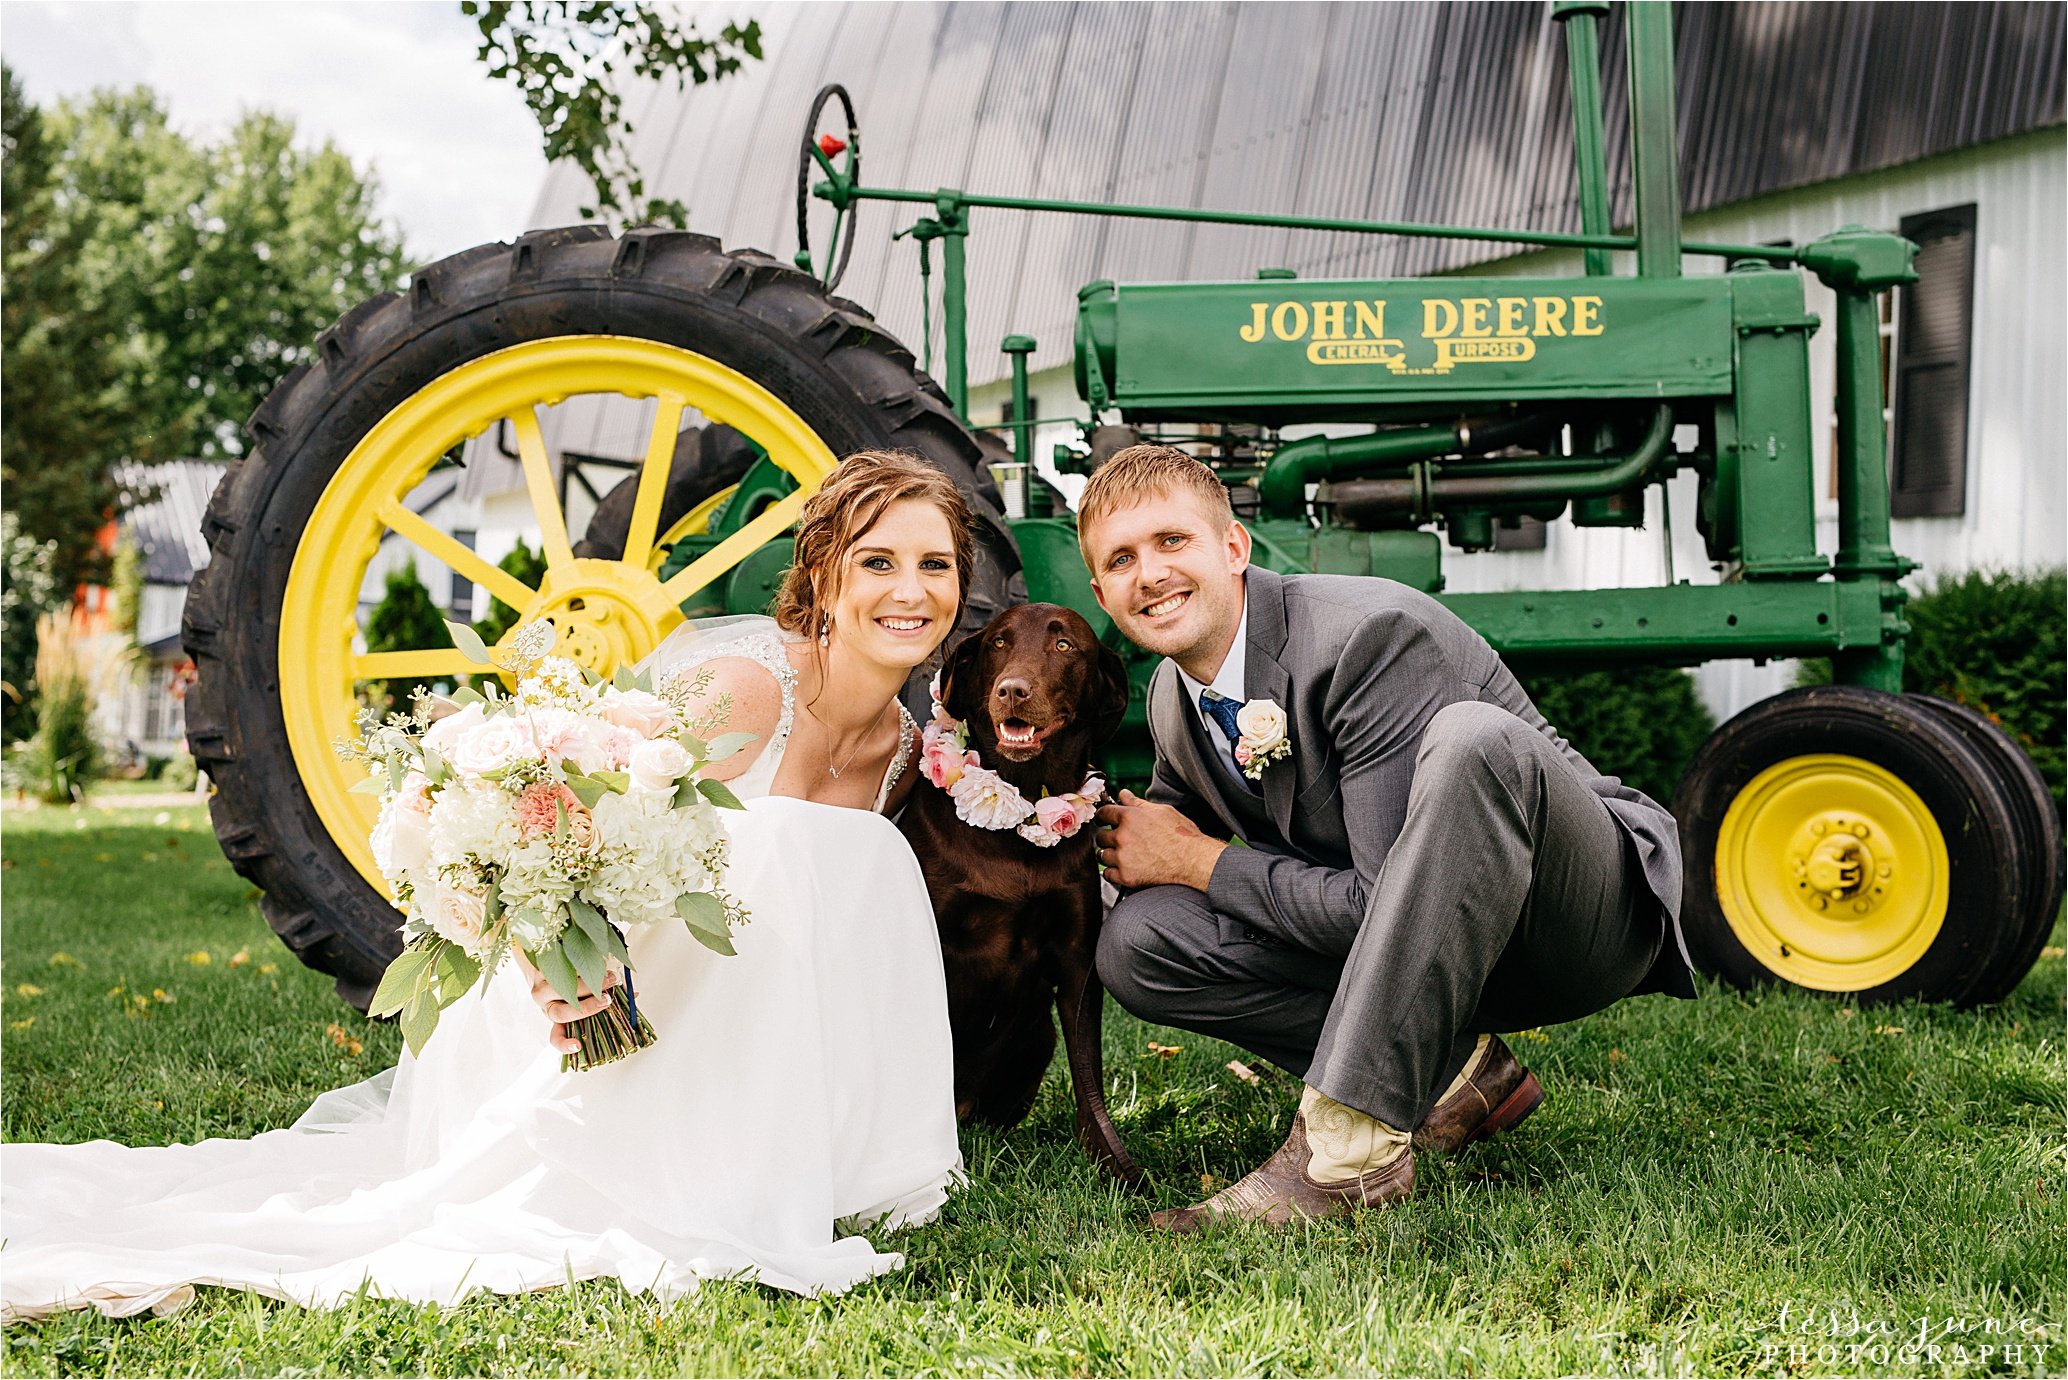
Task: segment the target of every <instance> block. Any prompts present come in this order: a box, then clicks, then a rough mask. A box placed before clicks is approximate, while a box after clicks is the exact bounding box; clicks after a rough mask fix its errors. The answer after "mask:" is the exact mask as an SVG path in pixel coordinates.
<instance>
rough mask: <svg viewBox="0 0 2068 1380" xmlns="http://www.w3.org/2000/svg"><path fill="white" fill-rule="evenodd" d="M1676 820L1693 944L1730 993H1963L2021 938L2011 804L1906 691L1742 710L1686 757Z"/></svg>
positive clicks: (1979, 985)
mask: <svg viewBox="0 0 2068 1380" xmlns="http://www.w3.org/2000/svg"><path fill="white" fill-rule="evenodd" d="M1674 815H1675V817H1676V818H1677V819H1678V820H1679V822H1680V830H1681V841H1682V851H1683V864H1684V866H1685V869H1686V886H1685V888H1684V892H1683V905H1682V917H1681V918H1682V925H1683V930H1684V932H1685V934H1686V936H1687V940H1688V946H1689V949H1690V952H1691V953H1692V955H1693V957H1694V958H1695V961H1696V962H1697V964H1698V965H1700V966H1701V967H1702V968H1703V969H1704V970H1706V971H1708V972H1710V973H1712V974H1714V975H1717V976H1720V977H1722V978H1724V979H1726V980H1728V981H1730V982H1732V983H1735V984H1737V985H1739V986H1747V987H1749V986H1753V985H1755V984H1758V983H1762V982H1774V981H1780V982H1785V983H1789V984H1792V985H1794V986H1797V987H1802V988H1807V989H1809V990H1812V991H1817V992H1829V993H1844V994H1848V995H1850V996H1853V997H1855V998H1857V999H1859V1000H1862V1001H1894V1000H1900V999H1903V998H1905V997H1923V998H1927V999H1935V1000H1947V1001H1955V1002H1966V1001H1970V1000H1974V999H1976V998H1977V996H1978V995H1979V994H1980V993H1981V992H1982V991H1983V990H1984V981H1985V978H1986V977H1987V976H1988V975H1989V974H1990V973H1991V972H1993V971H1995V970H1996V969H1997V968H1999V967H2000V966H2001V964H2002V962H2003V961H2004V957H2003V956H2004V955H2006V954H2009V953H2011V952H2013V951H2014V950H2016V949H2017V948H2018V947H2019V946H2020V945H2021V943H2022V939H2023V935H2024V930H2025V915H2024V911H2025V909H2026V907H2027V904H2028V902H2027V891H2028V888H2027V885H2026V879H2027V873H2028V871H2029V869H2030V866H2031V861H2032V860H2031V859H2030V858H2029V857H2028V856H2027V853H2026V851H2025V850H2023V849H2021V847H2020V846H2019V834H2018V830H2017V829H2016V828H2014V827H2013V819H2012V804H2011V802H2010V800H2009V798H2008V796H2007V793H2006V791H2005V790H2004V788H2003V786H2002V784H2001V783H2000V782H1999V780H1998V778H1997V775H1996V774H1995V773H1994V772H1993V771H1992V770H1991V766H1990V764H1989V762H1987V761H1986V760H1985V759H1984V757H1983V756H1982V755H1980V754H1978V753H1977V752H1976V751H1975V750H1974V748H1973V747H1972V746H1971V745H1970V744H1969V743H1968V742H1967V741H1966V740H1965V739H1964V738H1963V736H1962V735H1961V734H1960V733H1958V732H1956V731H1954V730H1953V729H1951V728H1949V727H1948V726H1947V725H1946V723H1945V722H1943V721H1942V719H1941V718H1940V716H1939V715H1937V714H1936V713H1934V712H1933V711H1932V710H1931V709H1930V708H1929V707H1928V706H1927V705H1926V704H1925V703H1924V702H1922V701H1920V700H1917V699H1915V698H1911V697H1904V696H1897V695H1887V694H1882V693H1880V692H1878V691H1873V690H1865V689H1861V688H1858V687H1854V686H1843V685H1835V686H1817V687H1814V688H1809V689H1803V690H1795V691H1791V692H1789V693H1787V694H1784V695H1778V696H1775V697H1774V698H1773V699H1770V700H1766V701H1764V702H1762V703H1760V704H1758V705H1755V706H1753V707H1752V708H1751V709H1748V710H1746V711H1745V712H1744V713H1743V714H1740V715H1739V716H1738V717H1737V718H1735V719H1732V720H1731V721H1730V722H1729V723H1728V724H1725V725H1724V726H1723V727H1722V728H1721V729H1719V730H1718V731H1717V732H1716V734H1715V736H1713V737H1712V738H1711V739H1710V740H1709V741H1708V742H1707V743H1706V744H1704V745H1703V747H1702V750H1701V751H1700V752H1699V753H1697V754H1696V757H1695V760H1694V762H1693V763H1692V764H1691V765H1690V766H1689V768H1688V772H1687V775H1686V776H1685V777H1684V778H1683V779H1682V781H1681V786H1680V789H1679V791H1678V792H1677V793H1676V794H1675V796H1674Z"/></svg>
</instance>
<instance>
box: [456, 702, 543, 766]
mask: <svg viewBox="0 0 2068 1380" xmlns="http://www.w3.org/2000/svg"><path fill="white" fill-rule="evenodd" d="M467 707H468V708H469V709H472V708H474V706H473V705H468V706H467ZM532 752H533V748H532V742H531V731H530V729H528V728H527V727H526V726H525V724H524V722H523V721H522V720H521V719H520V718H518V717H517V716H516V715H514V714H505V715H501V716H499V717H497V718H493V719H490V720H488V721H487V722H485V723H480V724H476V725H475V726H474V727H473V728H470V729H468V730H467V731H466V732H464V733H462V734H460V735H459V737H458V738H456V739H455V740H454V741H453V744H452V751H451V752H449V753H447V754H446V760H448V761H449V762H451V763H452V766H453V770H455V771H457V772H459V773H460V774H462V775H464V776H482V775H485V774H487V773H488V772H492V771H496V770H498V769H499V768H502V767H507V766H509V765H510V764H511V763H512V762H515V761H518V760H519V759H521V758H525V757H529V756H531V755H532Z"/></svg>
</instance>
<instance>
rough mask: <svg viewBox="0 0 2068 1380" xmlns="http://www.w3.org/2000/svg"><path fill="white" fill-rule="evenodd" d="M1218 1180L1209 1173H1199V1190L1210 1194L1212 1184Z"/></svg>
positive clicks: (1212, 1188)
mask: <svg viewBox="0 0 2068 1380" xmlns="http://www.w3.org/2000/svg"><path fill="white" fill-rule="evenodd" d="M1219 1182H1220V1180H1219V1179H1216V1178H1215V1177H1214V1176H1213V1175H1211V1174H1201V1175H1200V1176H1199V1191H1200V1192H1201V1193H1203V1194H1208V1195H1211V1194H1212V1193H1213V1191H1214V1185H1215V1184H1217V1183H1219Z"/></svg>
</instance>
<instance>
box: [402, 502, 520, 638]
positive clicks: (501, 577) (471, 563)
mask: <svg viewBox="0 0 2068 1380" xmlns="http://www.w3.org/2000/svg"><path fill="white" fill-rule="evenodd" d="M380 519H381V521H382V522H384V523H386V524H387V525H388V527H389V528H390V530H392V531H393V532H394V533H395V534H396V535H397V536H400V537H403V538H405V539H406V540H408V541H411V542H414V543H415V544H416V545H418V546H420V547H422V548H423V549H424V550H425V551H428V552H429V553H430V554H431V555H433V556H436V557H437V558H438V559H439V560H441V561H444V562H445V563H446V564H447V565H449V566H451V567H452V568H453V569H454V570H456V571H458V572H459V573H460V574H462V575H464V576H466V577H467V578H468V579H470V580H472V581H473V582H474V583H475V584H477V585H480V586H481V587H482V588H483V589H486V590H488V591H489V592H490V593H492V594H494V595H495V597H496V598H498V599H500V600H502V601H503V602H504V603H506V604H508V605H509V606H510V607H511V608H513V609H516V610H517V611H518V612H520V613H522V612H523V611H524V610H525V609H528V608H530V607H531V603H532V600H533V599H535V598H537V597H538V591H537V590H535V589H533V588H532V587H531V586H530V585H527V584H525V583H524V582H523V581H522V580H520V579H518V578H517V577H516V576H515V575H512V574H511V573H510V572H509V571H507V570H504V569H502V568H501V567H499V566H493V565H490V564H489V563H488V562H487V561H486V560H483V559H482V557H481V555H480V553H478V552H476V551H475V550H474V549H473V548H471V547H469V546H467V545H465V544H464V543H462V542H461V541H460V539H459V538H457V537H455V536H453V535H451V534H450V533H447V532H441V531H440V530H438V528H436V527H434V526H432V525H431V524H430V523H429V522H426V521H425V520H424V519H423V518H422V517H421V516H419V515H418V514H416V513H413V512H411V511H410V510H409V509H407V508H405V507H403V506H402V504H401V503H400V502H398V501H397V500H395V499H392V498H391V499H389V500H388V501H387V502H385V503H383V504H382V505H381V506H380Z"/></svg>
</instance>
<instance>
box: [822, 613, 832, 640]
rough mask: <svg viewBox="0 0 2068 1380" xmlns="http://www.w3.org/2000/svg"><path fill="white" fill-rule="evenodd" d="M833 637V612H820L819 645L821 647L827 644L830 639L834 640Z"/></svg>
mask: <svg viewBox="0 0 2068 1380" xmlns="http://www.w3.org/2000/svg"><path fill="white" fill-rule="evenodd" d="M832 637H833V616H832V615H831V614H820V615H819V645H820V646H821V647H823V646H825V645H826V643H827V642H829V641H831V640H832Z"/></svg>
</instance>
